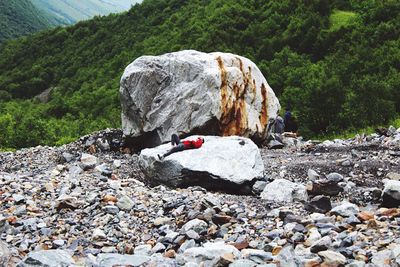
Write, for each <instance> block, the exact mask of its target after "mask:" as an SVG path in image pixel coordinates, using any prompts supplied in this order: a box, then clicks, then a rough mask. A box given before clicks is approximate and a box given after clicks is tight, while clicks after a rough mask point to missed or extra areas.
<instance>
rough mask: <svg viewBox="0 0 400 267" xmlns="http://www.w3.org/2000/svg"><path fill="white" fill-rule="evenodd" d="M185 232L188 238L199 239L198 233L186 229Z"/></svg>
mask: <svg viewBox="0 0 400 267" xmlns="http://www.w3.org/2000/svg"><path fill="white" fill-rule="evenodd" d="M185 234H186V236H187V237H188V238H190V239H194V240H198V239H200V236H199V234H198V233H196V232H195V231H193V230H189V231H187V232H186V233H185Z"/></svg>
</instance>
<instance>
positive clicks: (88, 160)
mask: <svg viewBox="0 0 400 267" xmlns="http://www.w3.org/2000/svg"><path fill="white" fill-rule="evenodd" d="M96 164H97V158H96V157H95V156H93V155H90V154H86V153H82V156H81V167H82V169H83V170H85V171H86V170H89V169H93V168H94V167H96Z"/></svg>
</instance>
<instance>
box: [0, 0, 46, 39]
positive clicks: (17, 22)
mask: <svg viewBox="0 0 400 267" xmlns="http://www.w3.org/2000/svg"><path fill="white" fill-rule="evenodd" d="M51 25H52V22H51V21H50V20H49V16H47V14H45V13H43V12H42V11H40V10H38V9H37V8H35V6H33V5H32V3H31V2H30V1H29V0H1V1H0V44H1V43H2V42H4V41H5V40H7V39H11V38H16V37H19V36H23V35H26V34H29V33H33V32H37V31H39V30H42V29H47V28H49V27H50V26H51Z"/></svg>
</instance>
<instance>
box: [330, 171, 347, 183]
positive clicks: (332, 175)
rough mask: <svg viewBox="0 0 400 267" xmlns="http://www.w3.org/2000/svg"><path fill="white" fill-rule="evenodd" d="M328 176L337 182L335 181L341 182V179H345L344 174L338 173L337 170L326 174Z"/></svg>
mask: <svg viewBox="0 0 400 267" xmlns="http://www.w3.org/2000/svg"><path fill="white" fill-rule="evenodd" d="M326 178H327V179H328V180H329V181H331V182H335V183H339V182H341V181H343V179H344V178H343V175H341V174H339V173H337V172H332V173H330V174H328V175H327V176H326Z"/></svg>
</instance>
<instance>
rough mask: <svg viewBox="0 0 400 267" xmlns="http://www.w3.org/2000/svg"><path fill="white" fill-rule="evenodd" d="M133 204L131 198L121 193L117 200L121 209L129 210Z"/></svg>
mask: <svg viewBox="0 0 400 267" xmlns="http://www.w3.org/2000/svg"><path fill="white" fill-rule="evenodd" d="M134 205H135V202H133V200H132V199H131V198H130V197H128V196H126V195H122V196H121V197H120V198H119V199H118V202H117V206H118V208H120V209H121V210H131V209H132V208H133V206H134Z"/></svg>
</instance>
